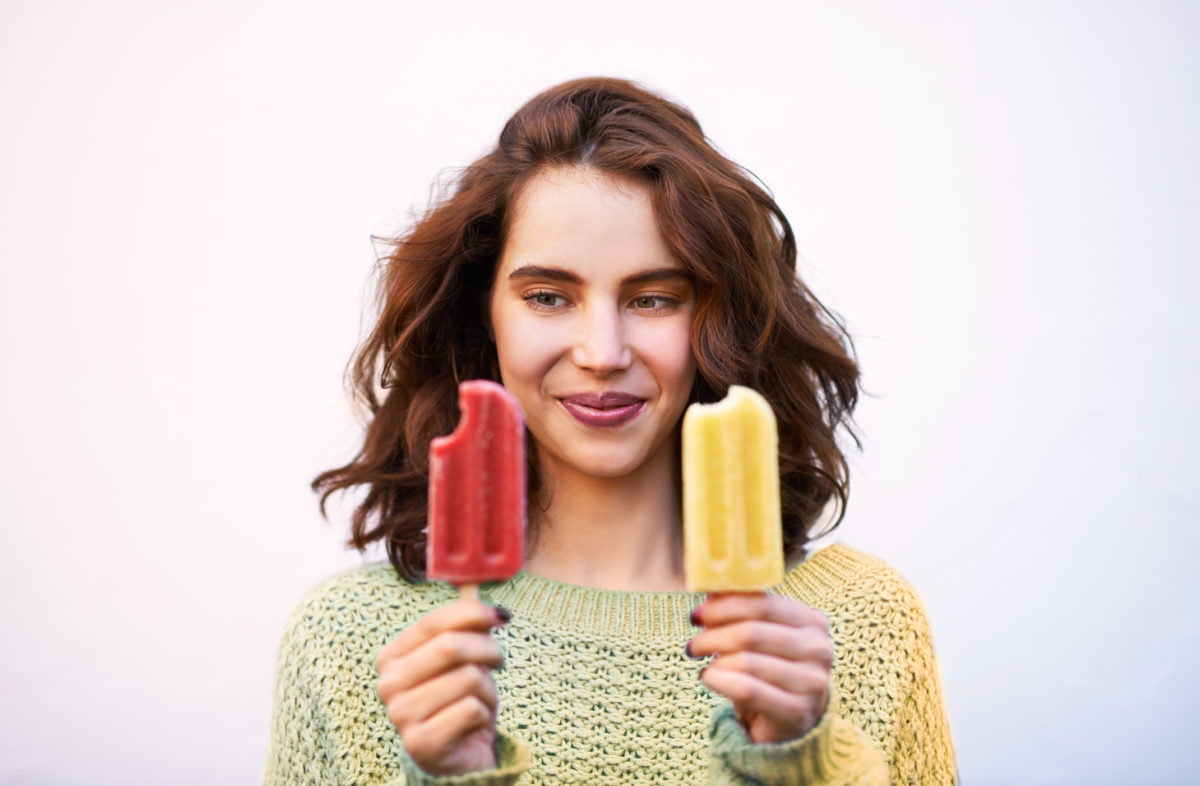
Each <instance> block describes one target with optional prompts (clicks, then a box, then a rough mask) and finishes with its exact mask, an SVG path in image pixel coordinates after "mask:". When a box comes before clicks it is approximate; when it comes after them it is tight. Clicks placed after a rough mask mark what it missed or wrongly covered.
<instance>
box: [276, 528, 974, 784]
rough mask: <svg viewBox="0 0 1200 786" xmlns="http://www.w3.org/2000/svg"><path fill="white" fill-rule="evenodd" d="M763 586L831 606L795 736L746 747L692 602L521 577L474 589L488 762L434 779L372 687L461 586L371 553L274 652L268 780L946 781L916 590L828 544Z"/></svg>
mask: <svg viewBox="0 0 1200 786" xmlns="http://www.w3.org/2000/svg"><path fill="white" fill-rule="evenodd" d="M773 591H774V592H777V593H779V594H781V595H785V596H788V597H791V598H795V599H797V600H799V601H801V602H803V603H806V604H808V605H810V606H813V607H814V608H817V609H820V610H822V611H824V612H825V613H826V615H827V616H828V617H829V621H830V630H831V635H832V637H833V641H834V646H835V649H836V652H837V657H836V661H835V663H834V669H833V682H834V696H835V698H834V700H833V701H831V703H830V706H829V708H828V709H827V710H826V712H825V714H824V716H823V717H822V719H821V721H820V723H819V724H818V725H817V727H816V728H815V729H813V731H811V732H810V733H809V734H807V735H805V736H804V737H803V738H801V739H799V740H794V741H791V742H788V743H782V744H778V745H754V744H752V743H751V742H750V741H749V740H748V739H747V738H746V736H745V734H744V732H743V731H742V728H741V726H740V725H739V724H738V722H737V720H736V718H735V717H734V714H733V712H732V709H731V708H730V706H729V703H728V702H727V701H726V700H724V699H723V698H722V697H720V696H718V695H716V694H713V693H711V692H709V691H708V690H707V689H705V688H704V687H703V686H702V685H701V683H700V681H699V678H698V673H699V670H700V669H701V668H702V667H703V665H704V664H705V661H703V660H701V661H695V660H690V659H688V658H687V657H686V656H685V655H684V651H683V648H684V645H685V644H686V643H687V641H688V640H690V639H691V638H692V637H693V636H694V635H695V634H696V633H697V629H696V628H694V627H693V626H692V625H691V624H690V623H689V622H688V615H689V613H690V611H691V610H692V609H693V608H695V607H696V606H697V605H699V604H700V602H702V601H703V599H704V596H703V595H700V594H696V593H687V592H617V591H609V590H598V589H590V588H584V587H576V586H572V585H567V584H562V583H559V582H555V581H550V580H548V579H543V578H539V577H536V576H532V575H530V574H527V573H520V574H518V575H517V576H516V577H514V578H513V579H512V580H511V581H508V582H506V583H504V584H492V585H486V586H485V587H484V591H483V596H484V599H485V600H487V601H489V602H492V603H495V604H497V605H500V606H504V607H505V608H507V609H509V610H510V611H512V613H513V616H512V621H511V622H510V623H509V624H508V625H507V626H505V627H504V628H502V629H500V630H498V631H496V633H495V635H496V638H497V640H498V641H499V643H500V646H501V648H502V650H503V651H504V667H503V668H502V669H500V670H499V671H497V672H495V680H496V685H497V687H498V689H499V691H500V714H499V719H498V730H499V735H498V742H497V753H498V759H499V765H498V767H497V768H496V769H493V770H489V771H486V772H483V773H472V774H470V775H463V776H456V777H453V778H438V777H433V776H430V775H428V774H426V773H423V772H421V771H420V769H419V768H417V767H416V765H415V764H414V763H413V762H412V760H411V759H410V758H409V757H408V756H407V755H406V754H405V752H404V748H403V743H402V742H401V740H400V737H399V734H398V733H397V732H396V729H395V727H394V726H393V725H392V723H391V721H390V720H389V719H388V717H387V714H386V710H385V708H384V706H383V703H382V701H381V700H380V698H379V693H378V690H377V688H376V679H377V678H378V673H377V671H376V667H375V658H376V656H377V654H378V652H379V650H380V649H381V648H382V647H383V646H384V644H386V643H387V642H388V641H390V640H391V639H392V638H393V637H395V635H396V634H397V633H399V632H400V631H401V630H403V629H404V628H405V627H406V626H407V625H409V624H411V623H412V622H413V621H415V620H416V619H417V618H419V617H420V616H421V615H423V614H425V613H426V612H428V611H430V610H431V609H433V608H435V607H437V606H440V605H442V604H444V603H447V602H450V601H452V600H454V598H456V597H457V595H456V592H455V590H454V589H453V588H452V587H449V586H447V585H445V584H441V583H439V582H424V583H420V584H410V583H408V582H405V581H404V580H403V579H401V578H400V577H399V576H398V575H397V574H396V572H395V571H394V570H393V569H392V568H391V566H390V565H387V564H375V565H369V566H366V567H363V568H360V569H357V570H355V571H352V572H350V573H347V574H345V575H343V576H340V577H338V578H336V579H333V580H332V581H330V582H328V583H326V584H324V585H323V586H321V587H319V588H318V589H316V590H315V591H314V592H312V593H311V594H310V595H309V596H308V597H307V598H305V599H304V601H303V602H301V604H300V605H299V607H298V608H297V609H296V611H295V612H294V613H293V615H292V618H291V620H290V622H289V624H288V630H287V633H286V635H285V637H284V641H283V644H282V647H281V650H280V656H279V670H278V675H277V680H276V687H275V710H274V722H273V728H272V735H271V742H270V751H269V754H268V759H267V766H266V779H265V782H266V783H267V784H271V785H274V784H294V783H296V784H298V783H305V784H364V785H365V784H393V785H395V784H408V785H409V786H415V785H416V784H425V783H428V784H464V785H465V784H470V785H471V786H475V785H476V784H487V786H493V785H495V786H499V785H500V784H514V783H518V784H530V785H532V784H547V785H548V784H604V783H612V784H651V783H657V784H702V783H709V784H752V783H753V784H809V785H810V786H817V785H818V784H819V785H821V786H833V785H834V784H885V783H887V782H888V780H889V777H890V781H891V783H893V784H896V785H897V786H904V785H906V784H920V785H921V786H925V785H926V784H928V785H930V786H932V785H933V784H939V785H940V784H950V783H953V782H955V765H954V753H953V748H952V745H951V740H950V732H949V726H948V724H947V721H946V715H945V710H944V706H943V701H942V695H941V688H940V684H939V677H938V673H937V664H936V661H935V660H934V656H933V649H932V645H931V642H930V635H929V626H928V623H927V622H926V618H925V614H924V611H923V609H922V608H921V604H920V601H919V599H918V598H917V596H916V594H915V593H914V592H913V590H912V589H911V588H910V587H909V586H908V584H906V583H905V582H904V580H903V579H901V578H900V577H899V576H898V575H897V574H896V573H895V572H894V571H892V570H891V569H890V568H888V567H887V566H886V565H884V564H883V563H882V562H880V561H878V560H876V559H874V558H872V557H868V556H866V555H864V554H861V553H859V552H857V551H854V550H852V549H850V548H848V547H846V546H840V545H838V546H831V547H829V548H826V549H823V550H821V551H818V552H816V553H815V554H813V555H811V556H809V558H808V559H806V560H805V561H804V562H803V563H801V564H800V565H798V566H796V567H795V568H793V569H792V570H791V571H790V572H789V573H788V575H787V576H786V577H785V579H784V581H783V582H782V583H781V584H780V585H779V586H778V587H776V588H775V589H774V590H773Z"/></svg>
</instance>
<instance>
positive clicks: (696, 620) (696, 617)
mask: <svg viewBox="0 0 1200 786" xmlns="http://www.w3.org/2000/svg"><path fill="white" fill-rule="evenodd" d="M688 620H689V621H690V622H691V623H692V624H693V625H695V626H696V627H697V628H698V627H700V626H701V625H702V624H703V623H702V622H701V621H700V607H699V606H697V607H696V608H694V609H692V613H691V614H689V615H688Z"/></svg>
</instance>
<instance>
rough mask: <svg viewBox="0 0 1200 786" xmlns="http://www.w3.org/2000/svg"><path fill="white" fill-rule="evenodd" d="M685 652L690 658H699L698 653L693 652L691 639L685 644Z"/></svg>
mask: <svg viewBox="0 0 1200 786" xmlns="http://www.w3.org/2000/svg"><path fill="white" fill-rule="evenodd" d="M683 654H684V655H687V656H688V657H689V658H691V659H693V660H696V659H697V658H699V656H698V655H693V654H692V643H691V642H690V641H689V642H688V643H687V644H685V645H684V646H683Z"/></svg>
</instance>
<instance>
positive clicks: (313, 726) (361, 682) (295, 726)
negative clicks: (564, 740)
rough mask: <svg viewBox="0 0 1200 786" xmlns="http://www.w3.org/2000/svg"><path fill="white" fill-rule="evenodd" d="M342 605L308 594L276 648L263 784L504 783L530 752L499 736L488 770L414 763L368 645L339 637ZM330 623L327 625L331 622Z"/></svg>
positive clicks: (455, 785) (392, 785) (460, 785)
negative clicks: (437, 771) (427, 768)
mask: <svg viewBox="0 0 1200 786" xmlns="http://www.w3.org/2000/svg"><path fill="white" fill-rule="evenodd" d="M342 610H343V608H339V607H336V606H335V607H330V606H329V605H327V604H324V603H321V602H314V601H313V600H312V599H309V600H308V601H307V602H306V603H304V604H302V605H301V607H300V608H298V609H297V610H296V612H295V613H294V614H293V616H292V620H291V622H290V623H289V625H288V631H287V633H286V634H285V636H284V640H283V644H282V645H281V647H280V651H279V662H278V667H277V672H276V680H275V698H274V709H273V719H272V723H271V736H270V742H269V745H268V753H267V762H266V767H265V774H264V778H263V783H264V784H265V786H294V785H295V784H306V785H307V784H312V785H313V786H341V784H351V783H353V784H362V785H367V784H370V785H371V786H509V784H515V783H517V781H518V778H519V777H520V776H521V774H522V773H523V772H524V771H525V769H526V768H527V767H528V765H529V753H528V751H527V750H526V749H525V748H524V746H522V745H521V744H520V743H519V742H517V741H516V740H515V739H513V738H512V737H510V736H508V735H506V734H504V733H503V732H498V733H497V740H496V754H497V761H498V765H497V767H496V768H494V769H490V770H485V771H482V772H476V773H469V774H466V775H458V776H433V775H430V774H428V773H426V772H424V771H422V770H421V769H420V768H418V767H417V766H416V763H415V762H413V760H412V758H411V757H409V756H408V754H407V752H406V751H405V750H404V745H403V743H402V742H401V740H400V735H399V733H398V732H397V731H396V728H395V726H393V725H392V723H391V721H390V720H389V719H388V717H387V713H386V710H385V709H384V707H383V702H382V701H381V700H380V698H379V694H378V691H377V688H376V680H377V677H378V675H377V673H376V670H375V663H374V660H373V659H372V658H371V657H368V655H367V654H365V653H370V652H374V651H376V650H377V649H378V647H376V646H374V643H370V644H369V646H363V642H361V641H355V642H348V641H346V640H344V637H345V633H344V631H345V630H346V629H347V628H348V627H350V626H340V625H338V624H337V619H336V615H337V614H338V613H339V612H341V611H342ZM331 621H332V623H333V624H329V623H330V622H331Z"/></svg>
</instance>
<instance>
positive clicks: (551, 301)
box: [521, 290, 567, 311]
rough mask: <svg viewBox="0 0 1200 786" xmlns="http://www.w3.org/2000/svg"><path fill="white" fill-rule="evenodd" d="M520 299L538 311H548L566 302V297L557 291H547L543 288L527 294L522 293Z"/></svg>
mask: <svg viewBox="0 0 1200 786" xmlns="http://www.w3.org/2000/svg"><path fill="white" fill-rule="evenodd" d="M521 299H522V300H524V301H525V302H526V303H528V304H529V307H530V308H533V309H537V310H539V311H550V310H553V309H557V308H561V307H563V306H565V305H566V303H567V299H566V298H565V297H563V296H562V295H560V294H558V293H557V292H548V291H545V290H542V291H538V292H530V293H529V294H527V295H523V296H522V297H521Z"/></svg>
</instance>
